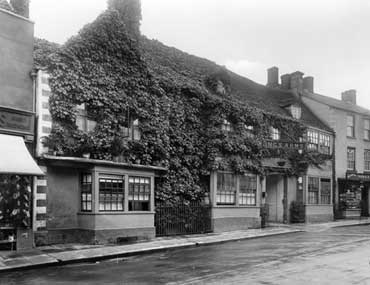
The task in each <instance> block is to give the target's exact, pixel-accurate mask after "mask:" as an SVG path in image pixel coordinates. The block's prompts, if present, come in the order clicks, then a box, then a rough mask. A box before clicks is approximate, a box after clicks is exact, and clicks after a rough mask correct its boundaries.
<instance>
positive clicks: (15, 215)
mask: <svg viewBox="0 0 370 285" xmlns="http://www.w3.org/2000/svg"><path fill="white" fill-rule="evenodd" d="M0 157H1V159H0V249H5V250H15V249H17V250H23V249H28V248H32V246H33V232H32V222H33V221H32V206H33V197H34V195H33V192H32V191H33V188H34V187H33V184H34V181H35V180H36V178H35V177H36V176H39V175H43V172H42V171H41V170H40V168H39V167H38V165H37V164H36V162H35V161H34V160H33V158H32V156H31V155H30V153H29V151H28V149H27V146H26V144H25V142H24V139H23V137H21V136H11V135H5V134H0Z"/></svg>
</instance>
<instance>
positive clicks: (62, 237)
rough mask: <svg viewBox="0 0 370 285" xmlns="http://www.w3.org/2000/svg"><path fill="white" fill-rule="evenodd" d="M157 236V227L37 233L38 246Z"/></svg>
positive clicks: (116, 240)
mask: <svg viewBox="0 0 370 285" xmlns="http://www.w3.org/2000/svg"><path fill="white" fill-rule="evenodd" d="M154 237H155V228H154V227H151V228H135V229H118V230H117V229H113V230H96V231H94V230H83V229H53V230H49V231H47V232H45V233H41V232H40V233H36V234H35V242H36V245H37V246H40V245H51V244H63V243H84V244H107V243H113V244H114V243H117V242H118V241H119V240H121V241H125V240H127V241H129V240H145V239H152V238H154Z"/></svg>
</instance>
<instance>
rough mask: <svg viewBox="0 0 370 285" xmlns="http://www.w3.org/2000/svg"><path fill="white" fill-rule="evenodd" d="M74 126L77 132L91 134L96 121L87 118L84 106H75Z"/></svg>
mask: <svg viewBox="0 0 370 285" xmlns="http://www.w3.org/2000/svg"><path fill="white" fill-rule="evenodd" d="M76 125H77V128H78V129H79V130H81V131H84V132H91V131H93V130H94V129H95V127H96V121H94V120H93V119H91V117H90V116H89V114H88V111H87V108H86V104H81V105H78V106H77V116H76Z"/></svg>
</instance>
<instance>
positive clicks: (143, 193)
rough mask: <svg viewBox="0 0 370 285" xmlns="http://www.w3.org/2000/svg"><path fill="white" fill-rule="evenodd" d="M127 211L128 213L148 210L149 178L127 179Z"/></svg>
mask: <svg viewBox="0 0 370 285" xmlns="http://www.w3.org/2000/svg"><path fill="white" fill-rule="evenodd" d="M128 191H129V192H128V209H129V211H149V210H150V192H151V187H150V178H149V177H133V176H130V177H129V179H128Z"/></svg>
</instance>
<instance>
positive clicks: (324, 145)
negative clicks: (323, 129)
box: [320, 134, 330, 154]
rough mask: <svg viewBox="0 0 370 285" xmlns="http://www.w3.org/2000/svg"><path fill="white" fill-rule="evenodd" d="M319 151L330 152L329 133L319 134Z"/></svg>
mask: <svg viewBox="0 0 370 285" xmlns="http://www.w3.org/2000/svg"><path fill="white" fill-rule="evenodd" d="M320 152H321V153H324V154H330V135H327V134H320Z"/></svg>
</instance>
